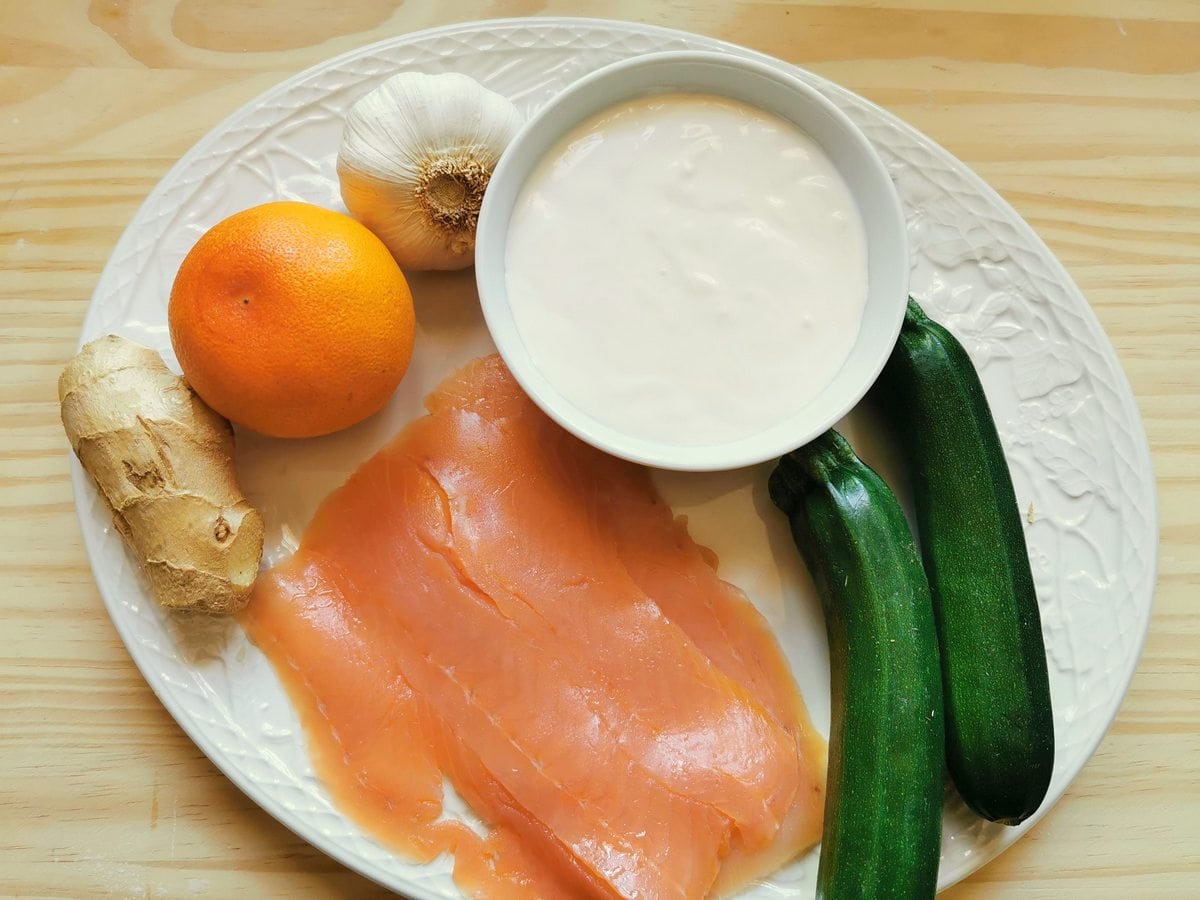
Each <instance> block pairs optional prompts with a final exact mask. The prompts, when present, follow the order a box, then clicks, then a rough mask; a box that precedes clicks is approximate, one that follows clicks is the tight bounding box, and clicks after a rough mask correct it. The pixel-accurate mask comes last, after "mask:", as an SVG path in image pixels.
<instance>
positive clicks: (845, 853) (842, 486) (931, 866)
mask: <svg viewBox="0 0 1200 900" xmlns="http://www.w3.org/2000/svg"><path fill="white" fill-rule="evenodd" d="M769 488H770V494H771V499H772V501H773V502H774V503H775V505H776V506H778V507H779V508H780V509H782V510H783V511H784V512H785V513H787V515H788V519H789V521H790V523H791V527H792V535H793V537H794V538H795V541H796V546H797V547H798V548H799V549H800V552H801V554H802V555H803V557H804V560H805V562H806V563H807V564H808V568H809V570H810V571H811V572H812V576H813V580H814V582H815V583H816V586H817V590H818V592H819V593H820V595H821V600H822V603H823V605H824V608H825V622H826V628H827V630H828V632H829V658H830V675H831V678H830V683H831V688H832V702H833V706H832V721H831V728H830V736H829V782H828V789H827V793H826V799H825V829H824V834H823V836H822V845H821V860H820V864H819V867H818V872H817V897H818V898H826V900H843V898H863V900H867V898H874V900H880V898H897V900H920V898H923V897H932V896H933V895H934V894H935V893H936V891H937V873H938V859H939V856H940V849H941V835H942V830H941V829H942V771H943V760H944V745H945V743H944V742H945V737H944V730H943V726H944V723H943V716H942V686H941V674H940V670H939V668H938V651H937V638H936V633H935V631H934V624H933V611H932V609H931V605H930V598H929V586H928V584H927V582H926V580H925V573H924V572H923V571H922V570H921V560H920V557H919V556H918V554H917V549H916V547H915V545H914V544H913V539H912V533H911V532H910V531H909V527H908V522H907V521H906V520H905V518H904V513H903V511H902V510H901V509H900V505H899V503H898V502H897V501H896V498H895V497H894V496H893V495H892V492H891V491H890V490H889V489H888V487H887V485H886V484H884V483H883V480H882V479H880V477H879V476H878V475H876V474H875V472H873V471H872V470H871V469H870V468H868V467H867V466H866V465H864V464H863V463H862V462H861V461H860V460H859V459H858V457H857V456H855V454H854V451H853V450H852V449H851V448H850V445H849V444H847V443H846V441H845V440H844V439H843V438H842V437H841V435H839V434H837V433H836V432H834V431H827V432H826V433H825V434H823V435H821V436H820V437H819V438H817V439H816V440H815V441H813V442H812V443H811V444H809V445H807V446H805V447H802V448H801V449H799V450H796V451H794V452H792V453H789V454H788V455H787V456H785V457H784V458H783V459H782V460H780V462H779V466H778V467H777V468H776V469H775V471H774V472H773V473H772V475H771V479H770V483H769Z"/></svg>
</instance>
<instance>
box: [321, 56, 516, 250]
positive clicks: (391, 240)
mask: <svg viewBox="0 0 1200 900" xmlns="http://www.w3.org/2000/svg"><path fill="white" fill-rule="evenodd" d="M522 121H523V119H522V116H521V114H520V112H518V111H517V108H516V107H515V106H513V104H512V102H511V101H510V100H508V98H506V97H502V96H501V95H500V94H497V93H495V92H493V91H489V90H488V89H487V88H485V87H483V86H482V85H481V84H479V83H478V82H477V81H475V80H474V79H471V78H468V77H467V76H466V75H459V74H445V75H425V74H423V73H420V72H402V73H400V74H398V75H393V76H392V77H390V78H388V79H387V81H385V82H383V84H381V85H380V86H379V87H377V88H376V89H375V90H373V91H371V93H369V94H367V95H366V96H365V97H363V98H362V99H361V100H359V101H358V102H357V103H355V104H354V106H353V108H352V109H351V110H350V114H349V115H348V116H347V117H346V124H345V128H344V130H343V133H342V146H341V149H340V151H339V152H338V162H337V171H338V180H339V181H340V182H341V188H342V200H343V201H345V203H346V208H347V209H348V210H349V211H350V214H351V215H352V216H354V217H355V218H356V219H358V220H359V221H360V222H362V223H363V224H364V225H366V226H367V227H368V228H370V229H371V230H372V231H373V232H375V234H376V235H378V236H379V238H380V239H381V240H382V241H383V242H384V244H386V245H387V247H388V249H389V250H391V251H392V255H393V256H394V257H395V258H396V262H397V263H399V264H400V267H401V268H402V269H406V270H408V269H461V268H464V267H466V266H469V265H471V263H472V262H474V259H475V225H476V222H477V221H478V219H479V206H480V204H481V203H482V202H483V193H484V191H485V190H486V189H487V185H488V181H489V180H490V179H491V177H492V171H493V170H494V169H495V168H496V162H497V160H499V159H500V154H501V153H503V152H504V148H505V147H507V146H508V144H509V142H510V141H511V140H512V138H513V135H515V134H516V133H517V130H518V129H519V128H520V127H521V125H522Z"/></svg>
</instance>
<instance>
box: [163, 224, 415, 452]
mask: <svg viewBox="0 0 1200 900" xmlns="http://www.w3.org/2000/svg"><path fill="white" fill-rule="evenodd" d="M167 321H168V324H169V325H170V329H171V343H172V344H173V345H174V347H175V354H176V356H177V357H178V358H179V364H180V366H182V368H183V374H184V377H186V378H187V380H188V382H189V383H190V384H191V385H192V387H193V388H195V390H196V393H197V394H199V395H200V396H201V397H202V398H203V399H204V401H205V402H206V403H208V405H209V406H211V407H212V408H213V409H215V410H216V411H217V412H219V413H220V414H221V415H223V416H225V417H226V418H227V419H231V420H232V421H234V422H237V423H238V424H240V425H244V426H246V427H247V428H251V429H253V430H255V431H258V432H261V433H263V434H268V435H272V436H275V437H314V436H316V435H321V434H328V433H329V432H331V431H337V430H338V429H341V428H346V427H347V426H350V425H353V424H354V423H356V422H359V421H361V420H363V419H365V418H366V417H367V416H369V415H371V414H372V413H375V412H377V411H378V410H379V409H381V408H382V407H383V406H384V404H385V403H387V401H388V398H389V397H391V395H392V392H393V391H394V390H395V389H396V385H398V384H399V383H400V379H401V378H402V377H403V376H404V373H405V371H406V370H407V368H408V364H409V361H410V360H411V358H412V349H413V331H414V327H415V322H414V318H413V305H412V294H411V293H410V292H409V288H408V283H407V282H406V281H405V278H404V275H403V273H402V272H401V271H400V267H399V266H397V265H396V261H395V260H394V259H393V258H392V255H391V253H389V252H388V249H387V247H385V246H384V244H383V242H382V241H380V240H379V238H377V237H376V236H375V235H374V234H373V233H372V232H371V231H370V230H368V229H367V227H366V226H364V225H362V224H360V223H359V222H357V221H355V220H354V219H351V218H350V217H349V216H345V215H342V214H341V213H336V212H333V211H331V210H328V209H322V208H321V207H319V206H312V205H310V204H307V203H291V202H279V203H266V204H263V205H262V206H255V207H252V208H251V209H247V210H243V211H242V212H239V213H235V214H234V215H232V216H230V217H229V218H228V219H225V220H223V221H221V222H218V223H217V224H216V225H214V226H213V227H212V228H211V229H209V231H207V232H206V233H205V234H204V235H203V236H202V237H201V238H200V240H199V241H197V242H196V245H195V246H194V247H193V248H192V249H191V251H190V252H189V253H188V255H187V256H186V257H185V258H184V260H183V264H182V265H181V266H180V267H179V272H178V273H177V274H176V276H175V284H174V286H173V287H172V288H171V301H170V304H169V306H168V309H167Z"/></svg>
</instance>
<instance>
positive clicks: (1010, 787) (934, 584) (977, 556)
mask: <svg viewBox="0 0 1200 900" xmlns="http://www.w3.org/2000/svg"><path fill="white" fill-rule="evenodd" d="M875 393H876V395H877V399H878V401H879V404H880V406H881V407H882V409H883V411H884V413H885V415H886V416H887V417H888V418H889V419H890V420H891V422H892V430H893V431H894V433H895V438H896V441H897V442H898V444H899V446H900V447H901V449H902V456H903V457H904V459H905V461H906V463H907V468H908V473H909V476H910V479H911V481H912V493H913V505H914V507H915V509H916V514H917V526H918V532H919V536H920V542H921V545H922V553H923V557H924V561H925V572H926V574H927V575H928V577H929V586H930V589H931V591H932V594H933V608H934V615H935V617H936V619H937V627H938V640H939V646H940V649H941V658H942V683H943V685H944V687H945V691H946V696H945V703H946V761H947V766H948V768H949V770H950V775H951V777H952V778H953V779H954V784H955V786H956V787H957V788H958V792H959V793H960V794H961V795H962V798H963V800H965V801H966V803H967V805H968V806H970V807H971V808H972V809H973V810H975V811H976V812H977V813H978V814H979V815H981V816H984V817H985V818H988V819H991V820H992V821H995V822H1003V823H1005V824H1008V825H1015V824H1017V823H1018V822H1021V821H1023V820H1025V819H1027V818H1028V817H1029V816H1031V815H1032V814H1033V813H1034V812H1035V811H1036V810H1037V808H1038V806H1039V805H1040V804H1041V802H1042V800H1043V799H1044V798H1045V796H1046V790H1047V788H1048V787H1049V784H1050V776H1051V773H1052V771H1053V769H1054V718H1053V715H1052V712H1051V708H1050V684H1049V679H1048V678H1047V673H1046V648H1045V645H1044V643H1043V641H1042V626H1041V617H1040V615H1039V613H1038V602H1037V595H1036V593H1035V592H1034V586H1033V576H1032V573H1031V572H1030V568H1029V556H1028V552H1027V550H1026V547H1025V532H1024V529H1023V528H1022V523H1021V515H1020V511H1019V509H1018V507H1017V499H1016V495H1015V493H1014V491H1013V484H1012V478H1011V477H1010V475H1009V472H1008V465H1007V463H1006V462H1005V459H1004V450H1003V449H1002V447H1001V446H1000V439H999V437H998V436H997V434H996V426H995V423H994V422H993V419H992V414H991V411H990V410H989V408H988V403H987V398H986V397H985V396H984V393H983V387H982V385H981V384H980V382H979V376H978V375H977V374H976V372H975V368H974V366H972V364H971V360H970V358H969V357H968V356H967V354H966V351H964V350H963V348H962V346H961V345H960V344H959V343H958V341H957V340H955V338H954V337H953V335H951V334H950V333H949V332H948V331H947V330H946V329H945V328H943V327H942V326H940V325H938V324H937V323H936V322H934V321H932V320H931V319H929V318H928V317H927V316H926V315H925V313H924V312H923V311H922V310H921V308H920V306H918V305H917V304H916V302H915V301H912V300H910V301H909V304H908V312H907V314H906V316H905V319H904V325H903V328H902V329H901V331H900V338H899V340H898V341H897V343H896V347H895V349H894V350H893V351H892V355H891V358H890V359H889V360H888V363H887V365H886V366H885V367H884V370H883V374H882V375H881V376H880V378H879V380H878V382H876V386H875Z"/></svg>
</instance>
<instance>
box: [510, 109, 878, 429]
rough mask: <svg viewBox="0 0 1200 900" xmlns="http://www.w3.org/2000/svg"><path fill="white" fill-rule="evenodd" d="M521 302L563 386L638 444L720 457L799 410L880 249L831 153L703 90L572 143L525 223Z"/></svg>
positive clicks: (823, 373)
mask: <svg viewBox="0 0 1200 900" xmlns="http://www.w3.org/2000/svg"><path fill="white" fill-rule="evenodd" d="M505 264H506V269H507V287H508V300H509V306H510V307H511V309H512V315H513V318H514V321H515V324H516V327H517V330H518V332H519V333H520V335H521V338H522V340H523V342H524V343H525V345H526V347H527V348H528V351H529V354H530V356H531V358H532V360H533V362H534V364H535V365H536V366H537V368H538V369H539V370H540V371H541V373H542V374H543V375H544V376H545V377H546V379H547V380H548V381H549V382H550V383H551V384H553V385H554V387H555V388H557V389H558V390H559V391H560V392H561V393H562V395H563V396H564V397H566V398H567V399H568V400H569V401H571V402H572V403H573V404H574V405H575V406H576V407H578V408H579V409H580V410H581V411H583V412H585V413H587V414H589V415H590V416H592V417H593V418H595V419H596V420H597V421H599V422H601V423H603V424H606V425H608V426H610V427H612V428H615V429H618V430H619V431H621V432H623V433H625V434H628V435H633V436H636V437H640V438H644V439H648V440H654V441H662V442H667V443H673V444H682V445H693V446H695V445H709V444H717V443H725V442H727V441H732V440H737V439H740V438H745V437H750V436H752V435H754V434H756V433H758V432H760V431H762V430H764V429H766V428H768V427H769V426H771V425H773V424H775V423H777V422H778V421H780V420H781V419H783V418H785V417H788V416H790V415H792V414H794V413H796V412H798V411H799V410H800V409H801V408H802V407H803V406H804V405H805V404H806V403H807V402H809V401H810V400H811V399H812V398H813V397H815V396H816V395H817V394H818V393H819V392H820V391H821V390H822V389H823V388H824V387H826V386H827V385H828V384H829V382H830V381H831V380H832V379H833V377H834V375H835V374H836V373H837V371H838V369H839V368H840V367H841V365H842V364H843V363H844V362H845V360H846V358H847V356H848V355H849V353H850V349H851V347H852V346H853V344H854V341H855V338H856V336H857V334H858V330H859V326H860V324H861V320H862V315H863V308H864V306H865V303H866V295H867V250H866V237H865V234H864V230H863V224H862V220H861V218H860V216H859V213H858V209H857V207H856V206H855V204H854V200H853V198H852V196H851V194H850V191H849V188H848V187H847V186H846V184H845V182H844V181H843V180H842V178H841V176H840V175H839V174H838V172H837V170H836V169H835V168H834V165H833V163H832V162H831V161H830V160H829V158H828V157H827V156H826V155H825V154H824V152H823V151H822V150H821V149H820V148H819V147H818V146H817V144H816V143H815V142H814V141H813V140H812V139H811V138H810V137H808V136H807V135H806V134H805V133H804V132H802V131H800V130H799V129H798V128H796V126H794V125H792V124H791V123H789V122H787V121H785V120H783V119H781V118H779V117H777V116H775V115H773V114H771V113H767V112H765V111H763V110H760V109H757V108H755V107H753V106H749V105H747V104H743V103H740V102H738V101H735V100H728V99H725V98H721V97H715V96H708V95H700V94H661V95H652V96H649V97H644V98H639V99H636V100H633V101H629V102H626V103H622V104H620V105H618V106H615V107H613V108H611V109H608V110H606V111H604V112H602V113H600V114H599V115H596V116H594V117H592V118H591V119H589V120H587V121H586V122H584V123H583V124H581V125H580V126H578V127H577V128H576V129H575V130H574V131H572V132H571V133H570V134H568V135H567V136H566V137H565V138H564V139H563V140H562V141H560V142H559V144H558V145H556V146H555V147H554V148H552V150H551V151H550V152H549V153H548V154H547V155H546V158H545V159H544V160H542V161H541V162H540V163H539V164H538V166H537V167H536V168H535V169H534V171H533V172H532V174H531V176H530V177H529V179H528V181H527V182H526V184H525V186H524V187H523V189H522V192H521V194H520V195H519V196H518V198H517V203H516V206H515V208H514V211H513V216H512V220H511V222H510V225H509V235H508V244H507V249H506V259H505Z"/></svg>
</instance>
